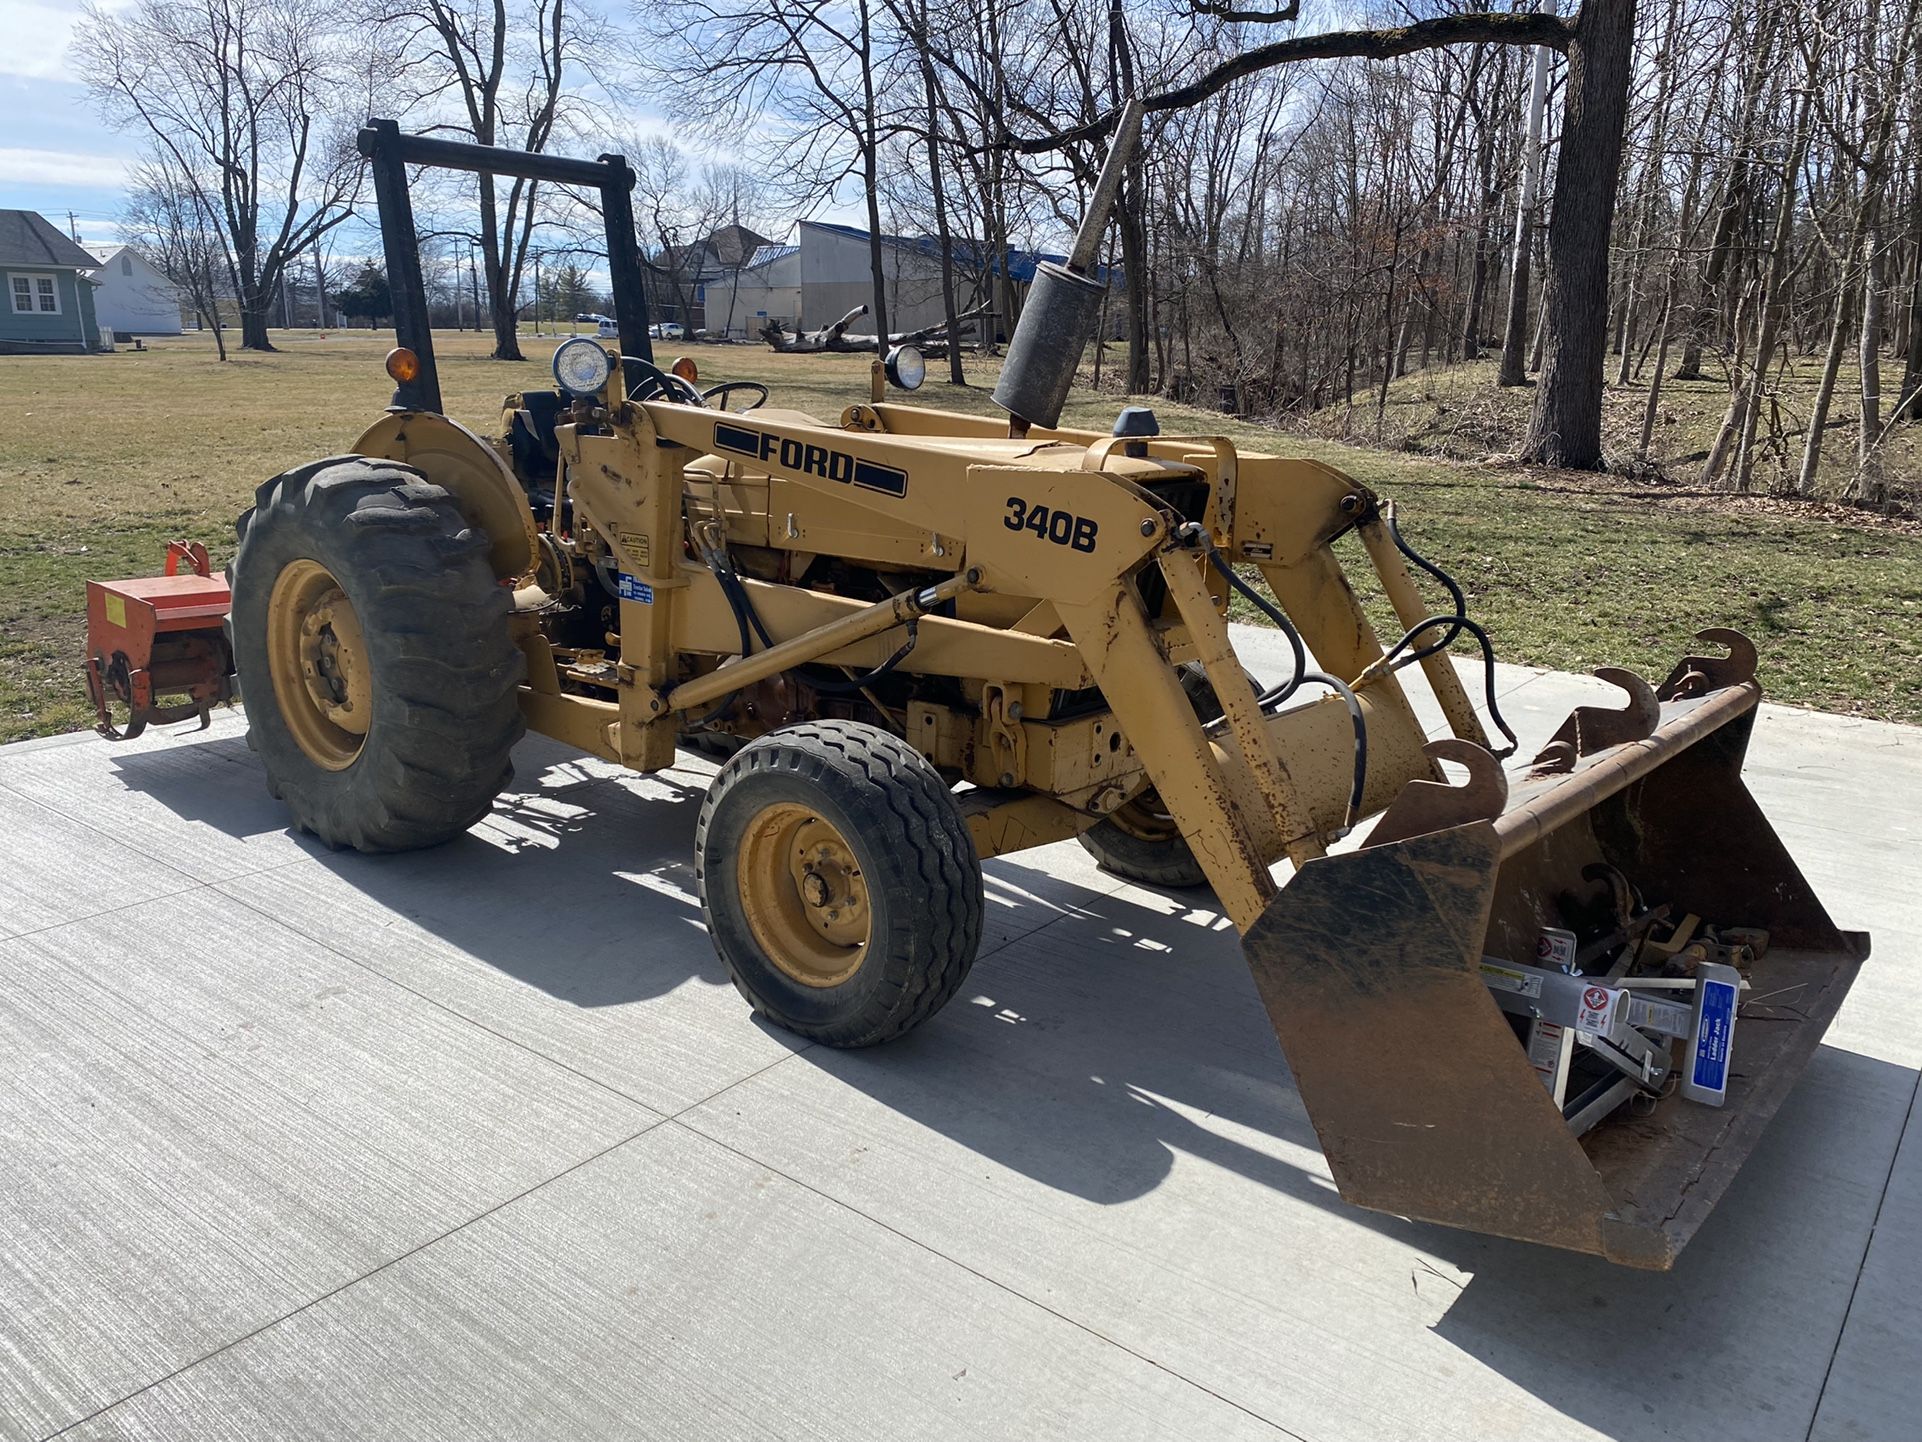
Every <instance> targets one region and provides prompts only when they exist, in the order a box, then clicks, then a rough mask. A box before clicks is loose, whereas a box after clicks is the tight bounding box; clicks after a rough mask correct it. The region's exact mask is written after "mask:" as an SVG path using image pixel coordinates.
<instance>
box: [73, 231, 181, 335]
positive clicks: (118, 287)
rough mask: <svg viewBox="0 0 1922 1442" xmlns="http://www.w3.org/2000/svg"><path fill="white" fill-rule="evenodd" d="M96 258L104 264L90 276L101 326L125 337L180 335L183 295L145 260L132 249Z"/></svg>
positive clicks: (119, 247) (97, 253)
mask: <svg viewBox="0 0 1922 1442" xmlns="http://www.w3.org/2000/svg"><path fill="white" fill-rule="evenodd" d="M93 254H94V255H95V256H96V257H97V258H98V259H99V261H100V268H99V269H98V270H96V271H94V272H93V273H92V274H91V276H90V279H91V280H92V281H93V283H94V292H93V305H94V314H95V316H96V318H97V323H98V324H99V325H101V326H103V327H111V328H112V329H113V330H114V331H115V332H116V333H117V334H119V335H123V336H135V335H179V334H180V294H179V292H178V291H176V290H175V289H174V286H173V282H172V281H170V280H168V279H167V277H166V276H164V275H162V274H161V273H160V272H159V271H158V270H156V269H155V268H154V267H153V266H152V265H151V264H150V263H149V262H148V261H147V258H146V257H145V256H143V255H141V253H140V252H139V251H137V250H135V249H134V248H133V247H132V246H130V245H117V246H114V247H112V248H111V249H106V250H95V251H94V252H93Z"/></svg>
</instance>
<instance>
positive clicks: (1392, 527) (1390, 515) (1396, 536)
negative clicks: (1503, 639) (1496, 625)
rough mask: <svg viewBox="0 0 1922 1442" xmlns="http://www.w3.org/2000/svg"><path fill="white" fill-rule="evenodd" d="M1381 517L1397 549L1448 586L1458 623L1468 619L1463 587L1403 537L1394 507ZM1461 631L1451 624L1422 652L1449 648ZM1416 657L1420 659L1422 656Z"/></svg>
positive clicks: (1389, 537) (1444, 585) (1427, 653)
mask: <svg viewBox="0 0 1922 1442" xmlns="http://www.w3.org/2000/svg"><path fill="white" fill-rule="evenodd" d="M1381 519H1382V525H1383V526H1384V527H1385V528H1386V529H1387V531H1388V539H1389V540H1391V541H1393V542H1394V543H1395V549H1396V550H1397V551H1400V552H1401V553H1402V555H1404V556H1406V557H1407V558H1408V559H1409V560H1410V561H1413V562H1414V563H1415V564H1416V565H1417V566H1419V567H1420V568H1421V569H1422V570H1424V571H1426V572H1427V573H1428V574H1429V575H1431V576H1433V577H1434V578H1435V579H1436V580H1437V581H1440V582H1441V583H1442V585H1443V587H1444V588H1446V590H1447V591H1448V599H1449V600H1451V601H1453V602H1454V603H1455V614H1454V617H1453V618H1452V619H1453V620H1454V621H1456V622H1457V623H1459V622H1463V621H1466V620H1467V619H1468V598H1467V597H1466V596H1464V595H1463V594H1462V588H1461V586H1460V585H1459V584H1458V583H1457V582H1456V580H1455V578H1454V577H1453V576H1451V575H1449V574H1448V572H1446V571H1444V570H1443V569H1442V568H1441V567H1440V566H1437V565H1436V564H1435V563H1434V562H1433V561H1431V560H1429V559H1428V558H1427V557H1426V556H1423V555H1422V554H1421V553H1420V552H1418V551H1417V550H1416V549H1415V548H1414V547H1413V546H1411V545H1409V544H1408V542H1406V541H1404V540H1403V539H1402V535H1401V527H1400V526H1398V525H1396V524H1395V513H1394V509H1393V508H1392V507H1390V508H1388V509H1385V510H1383V511H1382V512H1381ZM1424 624H1426V623H1424ZM1461 633H1462V627H1461V626H1460V625H1459V624H1456V625H1452V626H1450V627H1449V628H1448V634H1447V635H1446V636H1444V637H1442V638H1441V640H1439V641H1437V642H1435V643H1434V644H1433V646H1431V647H1430V648H1429V649H1428V650H1427V651H1425V652H1423V653H1422V654H1423V655H1433V654H1434V653H1435V652H1436V651H1445V650H1447V649H1448V648H1449V647H1450V646H1452V645H1453V644H1454V643H1455V638H1456V637H1457V636H1459V635H1461ZM1403 639H1404V640H1405V639H1407V638H1406V637H1404V638H1403ZM1416 659H1417V660H1419V659H1420V657H1417V658H1416Z"/></svg>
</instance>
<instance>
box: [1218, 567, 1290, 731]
mask: <svg viewBox="0 0 1922 1442" xmlns="http://www.w3.org/2000/svg"><path fill="white" fill-rule="evenodd" d="M1208 560H1209V562H1210V563H1211V564H1212V565H1213V566H1214V568H1215V569H1216V570H1217V571H1219V572H1220V573H1221V575H1222V578H1223V579H1224V580H1225V581H1227V583H1228V584H1229V585H1230V586H1233V587H1234V588H1235V590H1236V591H1238V592H1239V593H1240V594H1241V596H1242V598H1243V599H1244V600H1246V601H1247V602H1248V604H1249V605H1251V606H1253V607H1254V608H1255V609H1256V610H1258V611H1260V612H1261V614H1262V615H1264V616H1266V617H1267V618H1268V619H1269V620H1270V621H1273V622H1274V623H1275V626H1276V628H1277V629H1279V630H1280V631H1281V633H1282V634H1283V635H1284V636H1286V637H1287V638H1288V648H1289V650H1291V651H1292V652H1294V657H1295V672H1294V674H1293V675H1292V676H1290V677H1289V678H1288V679H1287V681H1285V682H1284V683H1283V684H1281V685H1279V686H1275V687H1272V688H1271V689H1269V690H1267V691H1264V692H1262V693H1261V697H1260V700H1259V702H1258V703H1257V704H1258V705H1260V707H1261V709H1262V710H1264V711H1272V710H1273V709H1274V708H1275V707H1277V706H1279V705H1280V704H1281V703H1282V702H1283V701H1286V700H1287V699H1288V698H1289V697H1290V696H1292V695H1294V694H1295V692H1296V690H1297V689H1299V688H1300V686H1301V683H1302V682H1303V681H1305V680H1307V679H1308V649H1307V647H1305V646H1303V645H1302V643H1301V633H1300V632H1299V631H1297V630H1296V629H1295V628H1294V625H1293V623H1292V622H1290V621H1289V619H1288V617H1287V615H1286V614H1285V613H1284V612H1283V611H1282V609H1281V607H1279V606H1277V605H1275V604H1274V603H1273V602H1271V601H1270V600H1269V599H1268V598H1267V597H1266V596H1264V595H1262V594H1261V592H1259V591H1257V590H1256V589H1255V588H1254V587H1253V586H1251V585H1249V584H1248V583H1247V582H1246V581H1244V580H1242V579H1241V577H1240V576H1238V575H1236V574H1235V568H1234V567H1233V566H1231V565H1229V564H1228V561H1227V559H1226V558H1225V557H1224V556H1223V555H1222V554H1221V550H1220V548H1219V547H1218V546H1216V545H1214V544H1213V543H1212V542H1210V543H1209V546H1208Z"/></svg>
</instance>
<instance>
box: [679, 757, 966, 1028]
mask: <svg viewBox="0 0 1922 1442" xmlns="http://www.w3.org/2000/svg"><path fill="white" fill-rule="evenodd" d="M694 856H695V870H696V874H697V876H698V877H699V885H700V893H701V908H702V911H703V912H704V913H705V914H706V917H707V926H708V933H709V935H710V936H711V937H712V938H713V940H714V948H715V950H716V951H718V952H719V953H720V955H721V960H722V961H723V962H725V963H726V964H727V969H728V972H729V974H730V975H731V976H732V977H733V978H734V985H735V986H736V988H738V989H739V991H740V993H741V995H742V996H744V997H746V998H747V1000H748V1002H749V1004H750V1005H752V1006H753V1007H754V1009H755V1010H756V1011H758V1012H760V1013H761V1014H762V1015H763V1016H765V1017H767V1018H768V1020H770V1021H772V1022H774V1023H775V1024H776V1025H778V1026H782V1027H785V1028H786V1029H787V1030H789V1031H791V1032H794V1033H796V1034H798V1035H800V1036H804V1037H807V1038H809V1039H810V1040H813V1041H819V1042H825V1043H826V1044H827V1045H829V1046H840V1047H856V1046H871V1045H873V1044H874V1043H876V1042H883V1041H887V1040H889V1039H890V1038H893V1037H897V1036H899V1035H901V1034H902V1033H903V1032H906V1031H908V1030H910V1029H912V1028H913V1027H916V1026H918V1025H920V1024H921V1023H922V1022H924V1021H926V1020H927V1019H928V1018H929V1017H931V1016H933V1015H934V1013H935V1012H937V1011H939V1010H940V1009H941V1007H942V1006H943V1005H945V1004H946V1003H947V1001H948V999H949V998H950V997H952V996H953V995H954V993H955V989H956V988H957V987H959V986H960V985H961V982H962V979H963V978H964V977H966V976H967V974H968V968H969V967H971V966H972V965H973V964H974V954H975V951H976V950H977V949H978V948H979V946H980V943H981V911H982V898H981V862H980V860H979V858H978V857H977V856H976V855H975V850H974V842H973V839H972V838H971V837H970V836H969V835H968V828H967V825H966V823H965V822H963V821H962V819H961V814H960V812H959V811H958V810H957V809H956V808H955V804H954V798H953V796H952V795H951V794H950V793H949V791H948V788H947V785H946V784H945V783H944V782H943V781H942V780H941V776H940V773H939V772H937V771H936V770H935V769H934V767H933V766H932V765H931V764H930V763H929V762H928V760H927V758H926V757H924V756H923V755H922V754H921V753H920V752H918V751H916V750H915V749H914V748H913V747H911V746H909V745H908V744H907V743H906V742H905V741H902V740H901V739H900V738H898V737H896V736H892V735H890V734H889V733H887V732H885V731H882V730H880V729H879V728H878V727H874V726H866V725H862V724H861V723H859V722H855V721H817V722H809V723H806V724H803V725H799V726H790V727H787V728H785V729H783V730H780V731H776V732H773V733H771V734H769V735H767V736H762V737H760V738H758V739H756V740H754V741H752V742H750V743H749V744H748V745H746V746H744V747H742V748H741V750H740V751H739V752H737V753H736V754H735V755H734V756H733V757H732V758H730V759H729V760H728V762H727V763H726V764H725V765H724V766H722V767H721V770H720V773H719V774H718V775H717V776H715V778H714V784H713V785H712V786H710V787H709V788H708V793H707V797H706V799H705V800H704V801H703V802H702V803H701V814H700V819H699V820H698V821H697V822H696V824H695V831H694Z"/></svg>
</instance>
